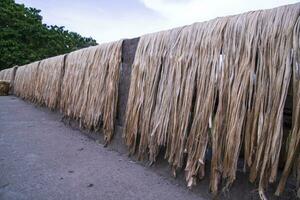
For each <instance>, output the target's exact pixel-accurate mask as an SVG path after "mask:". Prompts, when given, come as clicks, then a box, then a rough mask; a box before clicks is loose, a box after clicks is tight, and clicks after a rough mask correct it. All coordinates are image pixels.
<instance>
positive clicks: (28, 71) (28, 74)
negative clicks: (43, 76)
mask: <svg viewBox="0 0 300 200" xmlns="http://www.w3.org/2000/svg"><path fill="white" fill-rule="evenodd" d="M39 63H40V62H39V61H37V62H33V63H30V64H27V65H24V66H21V67H18V69H17V71H16V75H15V80H14V93H15V94H16V95H17V96H20V97H21V98H23V99H26V100H29V101H34V100H35V85H36V79H37V72H38V67H39Z"/></svg>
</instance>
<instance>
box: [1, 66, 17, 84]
mask: <svg viewBox="0 0 300 200" xmlns="http://www.w3.org/2000/svg"><path fill="white" fill-rule="evenodd" d="M13 79H14V68H13V67H12V68H8V69H4V70H1V71H0V80H3V81H10V82H11V81H12V80H13Z"/></svg>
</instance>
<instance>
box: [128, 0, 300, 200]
mask: <svg viewBox="0 0 300 200" xmlns="http://www.w3.org/2000/svg"><path fill="white" fill-rule="evenodd" d="M299 12H300V4H294V5H288V6H283V7H279V8H275V9H270V10H262V11H254V12H248V13H244V14H241V15H235V16H229V17H223V18H217V19H214V20H211V21H208V22H203V23H196V24H193V25H190V26H185V27H181V28H177V29H173V30H169V31H163V32H158V33H154V34H148V35H145V36H142V37H141V39H140V42H139V44H138V47H137V51H136V56H135V60H134V63H133V69H132V77H131V84H130V91H129V98H128V104H127V111H126V120H125V128H124V138H125V142H126V144H127V145H128V146H129V149H130V152H131V153H135V152H137V154H138V157H139V158H140V159H143V158H145V157H149V159H150V161H151V162H154V161H155V160H156V157H157V155H158V153H159V152H160V151H161V149H162V148H161V147H164V150H165V158H166V159H167V160H168V162H169V163H170V165H171V166H172V167H173V172H174V174H176V169H178V168H181V167H184V166H185V171H186V179H187V182H188V186H192V185H194V184H195V183H196V180H197V177H200V178H202V177H203V176H204V172H205V168H204V167H205V158H206V152H207V146H208V145H209V143H211V149H212V158H211V183H210V188H211V190H212V192H213V193H216V192H217V191H218V189H219V185H220V183H221V182H223V181H222V179H223V180H224V183H225V188H227V187H229V186H230V185H231V184H232V183H233V181H234V180H235V179H236V170H237V163H238V159H239V155H240V149H241V147H242V143H244V146H245V149H244V154H245V155H244V158H245V166H246V168H247V169H250V180H251V181H252V182H253V181H256V180H258V182H259V193H260V196H261V198H262V199H264V198H265V194H264V189H265V188H266V187H267V185H268V183H269V182H275V180H276V178H277V171H278V162H279V154H280V150H281V144H282V136H283V123H282V121H283V108H284V103H285V100H286V96H287V92H288V87H289V83H290V78H291V74H292V65H293V64H294V69H293V71H294V72H293V73H294V74H295V69H297V70H298V71H299V66H298V64H295V62H294V61H293V59H294V58H292V52H293V51H294V52H296V51H297V52H298V51H299V46H295V44H294V43H295V41H294V43H293V38H297V37H296V36H295V35H296V34H299V32H300V31H299V30H298V29H297V27H298V22H297V20H299V19H298V18H299V14H300V13H299ZM298 36H299V35H298ZM298 38H299V37H298ZM294 40H295V39H294ZM296 49H297V50H296ZM298 58H299V56H298ZM295 66H296V67H295ZM298 71H297V72H298ZM294 85H296V83H295V81H294ZM298 85H299V83H298ZM294 87H295V86H294ZM295 91H296V90H295V89H294V93H295ZM294 98H295V97H294ZM294 102H295V101H294ZM295 109H296V108H295ZM295 109H294V110H295ZM296 110H297V109H296ZM298 110H299V109H298ZM293 115H295V113H294V114H293ZM294 118H295V117H294ZM294 120H295V119H294ZM296 124H298V125H297V126H296V127H295V125H294V126H293V129H297V131H299V130H298V129H299V124H300V123H299V122H297V123H296ZM294 132H295V131H293V133H294ZM294 134H296V133H294ZM297 134H298V132H297ZM295 138H297V141H299V138H300V136H299V135H296V136H295ZM210 141H211V142H210ZM297 144H298V143H297ZM290 145H292V146H293V144H292V142H291V144H290ZM290 151H291V152H289V156H292V154H295V152H298V151H297V149H295V148H293V151H292V150H290ZM185 160H187V162H186V163H185V162H184V161H185ZM290 162H291V163H293V162H294V161H290ZM288 163H289V161H287V164H288Z"/></svg>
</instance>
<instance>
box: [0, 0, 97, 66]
mask: <svg viewBox="0 0 300 200" xmlns="http://www.w3.org/2000/svg"><path fill="white" fill-rule="evenodd" d="M40 12H41V10H38V9H36V8H28V7H25V6H24V5H23V4H17V3H15V2H14V0H1V1H0V70H1V69H5V68H9V67H12V66H14V65H24V64H27V63H30V62H33V61H36V60H41V59H44V58H47V57H51V56H56V55H59V54H64V53H68V52H71V51H74V50H76V49H80V48H84V47H88V46H93V45H96V44H97V43H96V41H95V40H94V39H93V38H85V37H82V36H81V35H79V34H78V33H75V32H70V31H68V30H65V28H64V27H63V26H56V25H50V26H49V25H46V24H43V22H42V19H43V17H42V16H41V15H40Z"/></svg>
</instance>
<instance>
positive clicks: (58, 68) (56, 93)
mask: <svg viewBox="0 0 300 200" xmlns="http://www.w3.org/2000/svg"><path fill="white" fill-rule="evenodd" d="M65 57H66V55H60V56H55V57H52V58H47V59H44V60H41V61H40V64H39V67H38V70H37V77H36V84H35V92H34V98H35V102H36V103H37V104H40V105H45V106H46V107H48V108H50V109H56V108H58V106H59V102H60V96H61V83H62V79H63V75H64V60H65Z"/></svg>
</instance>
